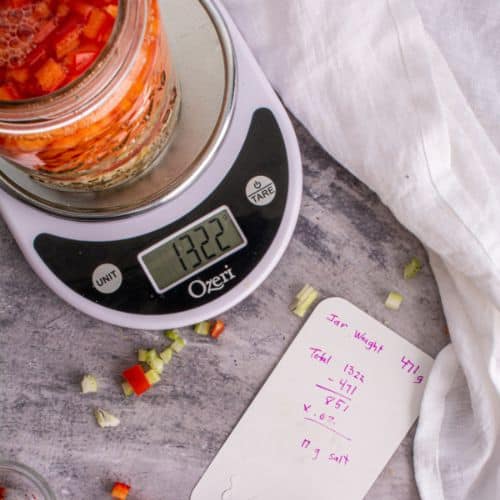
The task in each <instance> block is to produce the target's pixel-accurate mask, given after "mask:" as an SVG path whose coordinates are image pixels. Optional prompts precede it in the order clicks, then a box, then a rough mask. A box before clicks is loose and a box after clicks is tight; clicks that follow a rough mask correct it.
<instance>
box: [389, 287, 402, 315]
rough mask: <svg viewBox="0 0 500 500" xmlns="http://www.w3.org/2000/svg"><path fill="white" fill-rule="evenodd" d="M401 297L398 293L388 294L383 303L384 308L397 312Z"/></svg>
mask: <svg viewBox="0 0 500 500" xmlns="http://www.w3.org/2000/svg"><path fill="white" fill-rule="evenodd" d="M402 302H403V296H402V295H401V294H400V293H398V292H390V293H389V295H388V296H387V299H386V301H385V307H387V309H392V310H393V311H397V310H398V309H399V308H400V307H401V303H402Z"/></svg>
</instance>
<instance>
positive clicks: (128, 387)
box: [122, 382, 134, 398]
mask: <svg viewBox="0 0 500 500" xmlns="http://www.w3.org/2000/svg"><path fill="white" fill-rule="evenodd" d="M122 390H123V394H125V397H127V398H129V397H130V396H132V394H134V389H132V386H131V385H130V384H129V383H128V382H123V383H122Z"/></svg>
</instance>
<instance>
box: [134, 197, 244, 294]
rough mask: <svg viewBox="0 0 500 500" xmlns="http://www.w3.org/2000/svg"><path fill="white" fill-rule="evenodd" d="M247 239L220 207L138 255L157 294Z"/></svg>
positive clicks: (232, 249)
mask: <svg viewBox="0 0 500 500" xmlns="http://www.w3.org/2000/svg"><path fill="white" fill-rule="evenodd" d="M246 244H247V239H246V238H245V235H244V234H243V232H242V230H241V228H240V227H239V226H238V223H237V222H236V219H235V218H234V216H233V214H232V213H231V211H230V210H229V208H228V207H225V206H224V207H221V208H218V209H217V210H215V211H213V212H211V213H209V214H208V215H206V216H205V217H203V218H202V219H199V220H197V221H196V222H194V223H193V224H191V225H189V226H188V227H186V228H184V229H181V230H180V231H179V232H177V233H175V234H173V235H171V236H169V237H168V238H165V239H164V240H162V241H160V242H158V243H156V244H155V245H153V246H152V247H150V248H147V249H146V250H144V251H143V252H141V253H140V254H139V262H140V263H141V266H142V268H143V269H144V271H145V273H146V275H147V276H148V278H149V280H150V281H151V283H152V285H153V286H154V288H155V290H156V291H157V292H158V293H164V292H166V291H167V290H170V289H171V288H173V287H175V286H176V285H178V284H179V283H181V282H182V281H184V280H186V279H188V278H189V277H190V276H193V275H194V274H197V273H199V272H200V271H202V270H203V269H206V268H208V267H210V266H211V265H213V264H215V263H216V262H218V261H219V260H221V259H223V258H224V257H227V256H228V255H230V254H232V253H234V252H237V251H238V250H240V249H241V248H243V247H245V246H246Z"/></svg>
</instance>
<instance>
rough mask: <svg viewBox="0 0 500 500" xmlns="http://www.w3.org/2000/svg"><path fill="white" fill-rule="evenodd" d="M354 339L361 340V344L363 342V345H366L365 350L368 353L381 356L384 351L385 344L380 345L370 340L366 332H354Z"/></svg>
mask: <svg viewBox="0 0 500 500" xmlns="http://www.w3.org/2000/svg"><path fill="white" fill-rule="evenodd" d="M354 338H355V339H357V340H359V341H360V342H363V344H365V348H366V349H367V350H368V351H372V352H375V353H377V354H380V353H381V352H382V351H383V349H384V346H383V344H378V343H377V341H376V340H373V339H370V338H369V337H368V335H367V334H366V332H360V331H359V330H356V331H355V332H354Z"/></svg>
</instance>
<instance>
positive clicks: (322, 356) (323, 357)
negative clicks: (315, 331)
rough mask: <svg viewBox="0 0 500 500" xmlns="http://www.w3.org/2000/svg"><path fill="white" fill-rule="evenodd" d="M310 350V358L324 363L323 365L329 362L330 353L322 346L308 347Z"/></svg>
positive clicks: (330, 358)
mask: <svg viewBox="0 0 500 500" xmlns="http://www.w3.org/2000/svg"><path fill="white" fill-rule="evenodd" d="M309 350H310V351H311V359H314V360H315V361H319V362H320V363H324V364H325V365H328V364H330V361H331V360H332V357H333V356H332V355H331V354H328V353H327V352H326V351H325V350H324V349H323V348H322V347H309Z"/></svg>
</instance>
